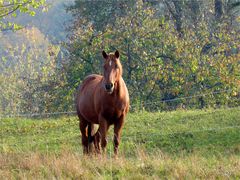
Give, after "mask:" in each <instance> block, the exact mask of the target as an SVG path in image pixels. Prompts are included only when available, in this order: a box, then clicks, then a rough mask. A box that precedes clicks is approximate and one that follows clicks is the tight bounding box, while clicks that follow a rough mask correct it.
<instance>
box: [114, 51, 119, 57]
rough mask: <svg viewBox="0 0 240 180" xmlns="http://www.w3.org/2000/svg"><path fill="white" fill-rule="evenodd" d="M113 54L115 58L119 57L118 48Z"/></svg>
mask: <svg viewBox="0 0 240 180" xmlns="http://www.w3.org/2000/svg"><path fill="white" fill-rule="evenodd" d="M115 56H116V58H119V56H120V55H119V52H118V50H116V51H115Z"/></svg>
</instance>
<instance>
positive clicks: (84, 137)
mask: <svg viewBox="0 0 240 180" xmlns="http://www.w3.org/2000/svg"><path fill="white" fill-rule="evenodd" d="M87 125H88V122H87V121H86V120H85V119H84V118H82V117H80V122H79V128H80V131H81V134H82V145H83V153H84V154H87V153H88V137H87Z"/></svg>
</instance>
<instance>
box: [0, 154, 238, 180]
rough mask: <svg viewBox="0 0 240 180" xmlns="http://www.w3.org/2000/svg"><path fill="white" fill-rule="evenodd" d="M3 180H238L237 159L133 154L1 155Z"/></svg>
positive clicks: (234, 157)
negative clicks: (234, 179)
mask: <svg viewBox="0 0 240 180" xmlns="http://www.w3.org/2000/svg"><path fill="white" fill-rule="evenodd" d="M0 177H2V178H3V179H96V178H97V179H112V178H113V179H146V178H147V179H159V178H171V179H172V178H174V179H195V178H200V179H218V178H220V179H229V178H240V157H239V156H236V155H233V156H230V157H222V156H220V157H210V158H206V157H201V156H199V155H197V154H192V155H190V156H184V157H170V156H169V155H165V154H163V153H162V152H156V153H154V154H151V155H148V154H147V153H146V152H145V151H144V150H142V149H137V150H136V158H132V159H131V158H130V159H129V158H125V157H124V156H120V157H118V158H117V159H116V158H111V157H110V156H108V157H102V156H92V157H87V156H83V155H81V154H78V153H74V152H69V151H62V152H61V153H60V154H54V153H51V154H42V153H38V152H35V153H30V154H20V153H14V154H10V153H9V154H1V155H0Z"/></svg>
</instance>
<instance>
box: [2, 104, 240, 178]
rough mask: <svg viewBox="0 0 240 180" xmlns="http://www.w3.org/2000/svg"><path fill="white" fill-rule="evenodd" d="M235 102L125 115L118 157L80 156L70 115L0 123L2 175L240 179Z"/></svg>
mask: <svg viewBox="0 0 240 180" xmlns="http://www.w3.org/2000/svg"><path fill="white" fill-rule="evenodd" d="M239 116H240V111H239V108H231V109H218V110H214V109H212V110H210V109H209V110H197V111H196V110H195V111H192V110H191V111H183V110H181V111H173V112H160V113H159V112H156V113H149V112H145V111H143V112H141V113H130V114H129V115H128V117H127V120H126V124H125V127H124V130H123V136H122V140H121V144H120V155H119V158H118V159H114V158H113V147H112V143H111V141H112V136H113V132H112V129H111V131H110V132H109V137H108V140H109V143H108V146H107V147H108V150H107V158H102V157H98V156H96V157H84V156H83V155H82V147H81V140H80V136H79V135H80V132H79V129H78V119H77V117H76V116H74V117H71V116H70V117H61V118H59V117H58V118H47V119H39V120H36V119H26V118H17V119H16V118H4V119H1V121H0V126H1V132H0V138H1V144H0V176H1V177H2V178H6V179H25V178H27V179H32V178H33V177H34V178H36V179H52V178H57V179H62V178H63V179H69V178H70V179H92V178H93V179H95V178H104V179H105V178H111V177H112V178H113V179H115V178H120V179H122V178H123V179H125V178H127V179H128V178H130V179H131V178H134V179H136V178H138V179H146V178H153V179H159V178H161V179H162V178H168V179H169V178H170V179H172V178H174V179H175V178H187V179H188V178H190V179H196V178H203V179H209V178H210V179H211V178H212V179H217V178H220V179H222V178H239V177H240V174H239V173H240V134H239V128H240V119H239Z"/></svg>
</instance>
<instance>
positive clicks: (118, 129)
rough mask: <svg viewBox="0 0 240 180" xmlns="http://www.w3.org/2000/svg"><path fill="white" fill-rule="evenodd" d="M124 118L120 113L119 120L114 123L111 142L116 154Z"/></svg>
mask: <svg viewBox="0 0 240 180" xmlns="http://www.w3.org/2000/svg"><path fill="white" fill-rule="evenodd" d="M124 119H125V116H124V115H122V116H121V117H120V118H119V120H118V121H116V122H115V123H114V137H113V142H114V154H115V155H117V154H118V146H119V143H120V136H121V132H122V128H123V124H124Z"/></svg>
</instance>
